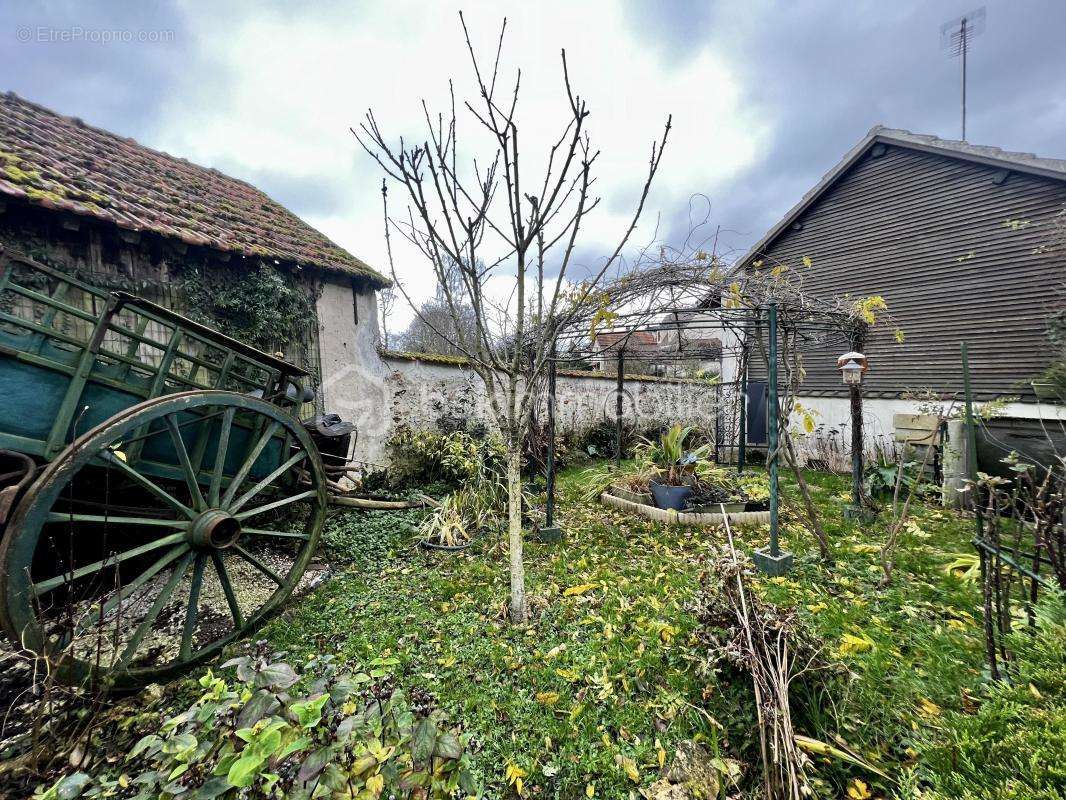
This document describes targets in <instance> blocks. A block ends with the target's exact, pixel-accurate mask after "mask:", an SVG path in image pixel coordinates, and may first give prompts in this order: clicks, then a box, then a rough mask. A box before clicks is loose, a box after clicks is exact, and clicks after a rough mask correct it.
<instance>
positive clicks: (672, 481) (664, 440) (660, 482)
mask: <svg viewBox="0 0 1066 800" xmlns="http://www.w3.org/2000/svg"><path fill="white" fill-rule="evenodd" d="M692 430H693V429H692V428H691V427H687V428H685V427H682V426H681V425H680V424H674V425H672V426H670V428H669V429H667V430H666V431H665V432H664V433H663V434H662V435H660V436H659V440H658V441H657V442H648V441H645V442H644V443H642V444H641V445H639V446H638V451H637V452H638V457H639V458H640V459H641V460H642V461H644V462H645V463H647V464H649V465H651V466H653V467H655V468H656V470H657V475H656V479H654V480H651V481H649V482H648V488H649V489H651V493H652V497H654V498H655V505H656V506H658V507H659V508H669V509H673V510H675V511H680V510H682V509H683V508H684V507H685V501H686V500H687V499H688V497H689V496H690V495H691V494H692V483H693V476H694V474H695V470H696V465H697V464H699V463H700V461H701V460H702V459H703V458H704V456H705V455H706V453H707V450H708V447H709V446H708V445H703V446H701V447H697V448H696V449H694V450H691V451H686V450H685V440H686V439H688V437H689V434H691V433H692Z"/></svg>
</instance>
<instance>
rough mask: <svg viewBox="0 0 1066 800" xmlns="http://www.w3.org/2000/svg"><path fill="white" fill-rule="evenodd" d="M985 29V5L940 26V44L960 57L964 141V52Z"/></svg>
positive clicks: (964, 139) (963, 134) (963, 137)
mask: <svg viewBox="0 0 1066 800" xmlns="http://www.w3.org/2000/svg"><path fill="white" fill-rule="evenodd" d="M984 31H985V7H984V6H981V7H980V8H978V9H976V10H974V11H971V12H970V13H968V14H963V15H962V16H961V17H958V18H957V19H953V20H950V21H949V22H945V23H944V24H943V25H941V26H940V46H941V47H943V48H944V49H946V50H947V51H948V55H949V56H951V57H952V58H957V57H959V56H961V57H962V140H963V141H966V53H967V52H968V51H969V49H970V40H971V39H973V38H974V37H975V36H979V35H980V34H982V33H984Z"/></svg>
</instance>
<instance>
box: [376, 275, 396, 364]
mask: <svg viewBox="0 0 1066 800" xmlns="http://www.w3.org/2000/svg"><path fill="white" fill-rule="evenodd" d="M395 305H396V284H392V285H390V286H386V287H385V288H384V289H380V290H379V291H378V316H379V317H381V343H382V345H383V346H384V347H385V349H386V350H388V349H389V314H391V313H392V309H393V307H394V306H395Z"/></svg>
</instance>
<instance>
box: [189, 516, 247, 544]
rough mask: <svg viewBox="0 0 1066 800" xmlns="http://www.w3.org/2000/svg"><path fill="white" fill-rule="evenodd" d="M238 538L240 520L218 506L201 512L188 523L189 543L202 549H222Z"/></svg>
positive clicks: (239, 536) (239, 534)
mask: <svg viewBox="0 0 1066 800" xmlns="http://www.w3.org/2000/svg"><path fill="white" fill-rule="evenodd" d="M240 538H241V523H240V521H239V520H238V519H237V518H236V517H234V516H233V515H232V514H229V513H227V512H225V511H223V510H222V509H219V508H212V509H209V510H207V511H205V512H203V513H202V514H201V515H200V516H198V517H197V518H196V519H194V520H193V521H192V524H191V525H189V544H191V545H192V546H193V547H197V548H200V549H202V550H208V549H215V550H224V549H226V548H227V547H232V546H233V545H235V544H236V543H237V540H238V539H240Z"/></svg>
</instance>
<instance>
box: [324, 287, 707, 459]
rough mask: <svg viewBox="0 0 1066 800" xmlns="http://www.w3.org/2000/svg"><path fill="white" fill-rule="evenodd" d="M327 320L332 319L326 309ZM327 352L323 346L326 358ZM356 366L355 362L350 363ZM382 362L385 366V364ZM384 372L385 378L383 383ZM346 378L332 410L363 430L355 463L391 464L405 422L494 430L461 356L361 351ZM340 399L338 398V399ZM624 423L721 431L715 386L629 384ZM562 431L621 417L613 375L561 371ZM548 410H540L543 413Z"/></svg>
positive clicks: (577, 431)
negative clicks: (393, 442)
mask: <svg viewBox="0 0 1066 800" xmlns="http://www.w3.org/2000/svg"><path fill="white" fill-rule="evenodd" d="M319 316H320V318H322V319H323V321H325V320H326V318H327V317H326V315H325V314H324V310H323V309H322V308H321V306H320V308H319ZM325 353H326V347H325V342H324V341H323V356H325ZM350 363H351V362H350ZM378 365H380V369H379V367H378ZM381 370H384V378H383V379H381V380H379V378H378V376H379V375H381ZM344 375H345V377H344V378H343V380H337V381H334V382H333V383H332V388H331V384H330V381H329V380H328V379H327V385H326V400H327V408H329V409H330V410H335V411H336V412H337V413H339V414H341V415H342V416H344V417H345V418H347V419H351V420H353V421H354V422H356V424H357V425H358V426H359V441H358V444H357V446H356V450H355V458H357V459H359V460H361V461H366V462H369V463H373V464H383V463H386V462H387V453H386V448H385V445H386V443H387V442H388V440H389V438H390V437H391V436H392V434H393V432H394V431H395V430H396V428H397V427H398V426H400V425H407V426H409V427H411V428H414V429H416V430H421V429H438V428H440V427H442V426H444V427H448V426H449V424H450V421H452V420H464V421H466V422H471V421H479V422H482V423H484V424H485V425H486V426H487V427H491V422H490V419H491V413H490V411H489V408H488V400H487V396H486V393H485V391H484V388H483V387H482V385H481V379H480V378H479V377H478V376H477V375H476V374H475V373H474V372H473V370H471V369H470V368H469V367H467V366H464V365H462V364H461V363H456V360H454V359H444V358H438V357H434V356H418V355H409V354H399V353H385V354H378V353H376V352H375V353H373V355H371V353H369V352H367V351H366V350H360V351H359V353H358V362H357V364H356V365H353V366H350V368H349V369H347V370H346V371H344ZM331 398H332V399H331ZM623 407H624V412H623V413H624V418H625V420H626V423H627V424H628V425H633V424H635V427H636V428H637V429H638V430H641V431H644V430H647V429H651V428H656V427H658V426H661V425H669V424H672V423H674V422H681V423H683V424H686V425H697V426H699V427H700V428H703V429H704V430H713V426H714V421H715V408H716V391H715V388H714V387H713V386H711V385H709V384H707V383H703V382H698V381H687V380H675V379H666V378H653V377H648V378H633V379H627V380H626V383H625V393H624V400H623ZM556 409H557V411H556V430H557V432H558V434H559V435H561V436H570V437H573V438H580V437H581V436H582V435H583V434H585V433H587V432H588V431H589V430H590V429H591V428H593V427H594V426H596V425H597V424H599V423H601V422H603V421H604V420H605V419H607V420H613V419H614V409H615V379H614V377H613V376H596V375H581V374H576V373H561V374H560V375H559V377H558V380H557V384H556ZM544 412H545V409H544V408H541V409H540V410H539V413H540V414H543V413H544Z"/></svg>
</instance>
